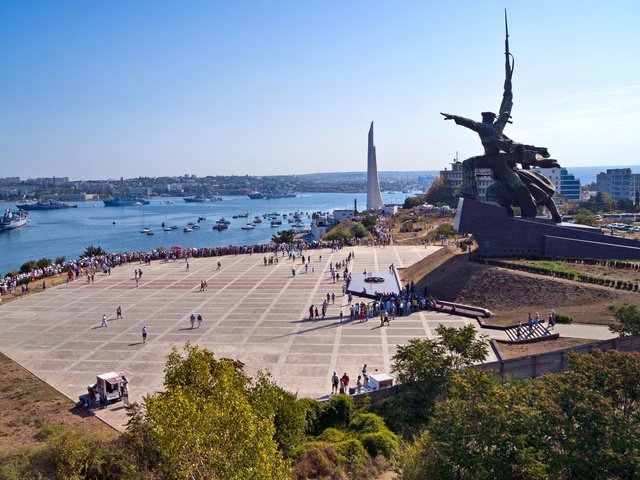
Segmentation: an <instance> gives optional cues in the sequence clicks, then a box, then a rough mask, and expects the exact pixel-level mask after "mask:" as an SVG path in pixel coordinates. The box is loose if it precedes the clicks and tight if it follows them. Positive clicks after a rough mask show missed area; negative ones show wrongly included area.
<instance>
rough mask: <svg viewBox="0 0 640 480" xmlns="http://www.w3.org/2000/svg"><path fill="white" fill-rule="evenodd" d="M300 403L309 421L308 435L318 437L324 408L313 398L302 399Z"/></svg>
mask: <svg viewBox="0 0 640 480" xmlns="http://www.w3.org/2000/svg"><path fill="white" fill-rule="evenodd" d="M298 403H299V404H300V406H301V407H302V409H303V410H304V413H305V417H306V419H307V430H306V433H307V434H308V435H317V434H318V432H319V431H320V429H319V421H320V416H321V415H322V410H323V407H324V406H323V405H322V403H320V402H318V401H317V400H314V399H313V398H301V399H300V400H298Z"/></svg>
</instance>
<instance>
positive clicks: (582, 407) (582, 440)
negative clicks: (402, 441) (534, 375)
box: [401, 350, 640, 480]
mask: <svg viewBox="0 0 640 480" xmlns="http://www.w3.org/2000/svg"><path fill="white" fill-rule="evenodd" d="M569 363H570V367H571V369H570V370H569V371H568V372H566V373H562V374H550V375H546V376H544V377H543V378H541V379H537V380H531V381H520V380H513V381H512V382H510V383H506V384H501V383H499V382H498V381H497V380H496V378H495V377H493V376H492V375H491V374H490V373H488V372H483V371H479V370H467V371H464V372H461V373H456V374H455V375H454V376H453V377H452V379H451V382H450V383H449V388H448V391H447V395H446V397H445V398H443V399H441V400H440V401H438V402H437V404H436V406H435V409H434V414H433V417H432V418H431V421H430V423H429V426H428V428H426V429H425V430H424V431H423V432H422V434H421V436H420V438H419V439H418V441H417V442H415V444H413V445H412V446H411V447H410V448H409V449H408V451H407V453H406V455H405V456H404V458H403V460H402V462H401V463H402V469H403V474H402V477H401V478H402V479H404V480H414V479H415V480H417V479H422V478H425V472H429V477H428V478H434V479H438V478H462V479H495V478H514V479H518V478H522V479H524V478H527V479H529V478H540V479H543V478H592V479H609V478H634V475H636V474H637V472H638V471H640V456H639V455H638V454H637V452H638V451H640V435H638V433H637V432H638V431H639V427H640V422H639V417H638V399H640V384H638V382H637V381H636V380H635V379H637V378H638V375H640V354H638V353H625V352H618V351H613V350H612V351H608V352H600V351H596V352H594V353H592V354H587V355H578V354H571V355H570V357H569Z"/></svg>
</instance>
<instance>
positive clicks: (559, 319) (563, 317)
mask: <svg viewBox="0 0 640 480" xmlns="http://www.w3.org/2000/svg"><path fill="white" fill-rule="evenodd" d="M556 323H567V324H569V323H573V317H572V316H571V315H567V314H566V313H559V314H557V315H556Z"/></svg>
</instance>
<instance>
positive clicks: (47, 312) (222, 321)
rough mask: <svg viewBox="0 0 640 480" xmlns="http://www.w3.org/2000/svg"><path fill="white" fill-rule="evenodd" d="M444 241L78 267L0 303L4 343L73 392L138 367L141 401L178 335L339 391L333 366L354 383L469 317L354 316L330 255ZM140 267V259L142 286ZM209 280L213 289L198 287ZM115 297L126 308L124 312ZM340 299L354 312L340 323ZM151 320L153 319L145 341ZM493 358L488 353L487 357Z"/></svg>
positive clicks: (385, 260) (376, 265) (366, 257)
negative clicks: (71, 275) (98, 270)
mask: <svg viewBox="0 0 640 480" xmlns="http://www.w3.org/2000/svg"><path fill="white" fill-rule="evenodd" d="M438 248H439V247H427V248H424V247H412V246H407V247H403V246H392V247H386V248H373V247H356V248H354V249H346V248H345V249H343V250H340V251H338V252H334V253H331V252H330V250H326V249H325V250H320V251H310V252H309V255H311V267H313V270H314V271H312V268H309V271H308V273H306V274H305V273H304V267H302V265H301V264H300V261H299V260H298V261H297V262H296V263H295V264H293V263H292V262H291V261H290V260H288V259H287V258H286V257H284V258H283V257H280V261H279V264H278V265H267V266H265V265H264V263H263V255H262V254H254V255H238V256H226V257H213V258H203V259H191V260H190V261H189V264H190V268H189V270H188V271H187V270H186V265H185V263H184V262H183V261H179V262H176V263H160V262H153V263H152V264H151V266H144V265H138V264H137V263H132V264H130V265H127V266H124V267H118V268H114V269H113V270H112V274H111V275H110V276H102V275H98V276H96V280H95V283H94V284H92V285H87V284H86V283H85V282H84V280H82V279H79V280H76V281H75V282H72V283H71V284H70V285H69V286H68V287H67V286H64V285H62V286H59V287H55V288H49V289H47V291H46V292H44V293H40V294H37V295H29V296H26V297H24V298H21V299H18V300H16V301H13V302H10V303H8V304H6V305H2V306H0V350H1V351H2V352H3V353H5V354H6V355H8V356H9V357H11V358H12V359H14V360H15V361H17V362H18V363H20V364H21V365H23V366H24V367H25V368H27V369H29V370H30V371H32V372H33V373H35V374H36V375H37V376H39V377H40V378H42V379H43V380H45V381H46V382H48V383H50V384H51V385H53V386H54V387H56V388H57V389H58V390H60V391H61V392H62V393H63V394H65V395H66V396H68V397H69V398H71V399H74V400H76V399H77V398H78V395H81V394H83V393H85V392H86V388H87V385H88V384H90V383H93V382H94V381H95V376H96V374H99V373H103V372H107V371H111V370H115V371H126V372H130V374H129V379H130V382H131V383H130V390H131V393H130V399H131V400H132V401H135V400H139V399H140V398H141V397H142V395H144V394H146V393H149V392H154V391H157V390H160V389H162V380H163V368H164V361H165V357H166V355H167V354H168V353H169V352H170V349H171V346H172V345H177V346H178V348H181V347H182V345H183V344H184V343H185V342H187V341H189V342H191V343H193V344H196V345H199V346H201V347H206V348H208V349H210V350H212V351H213V352H214V353H215V355H216V356H217V357H231V358H236V359H238V360H241V361H242V362H244V363H245V365H246V370H247V372H248V373H249V374H254V373H255V372H256V371H257V370H259V369H268V370H269V371H271V373H272V375H273V376H274V378H275V379H276V381H277V382H278V384H279V385H281V386H282V387H284V388H285V389H287V390H289V391H292V392H297V393H298V394H299V395H300V396H312V397H319V396H323V395H326V394H327V393H329V392H330V390H331V387H330V376H331V374H332V373H333V372H334V371H336V372H338V374H339V375H342V373H343V372H348V373H349V375H350V376H351V377H352V378H354V383H355V377H357V375H358V373H359V372H360V370H361V369H362V365H363V364H364V363H367V364H368V369H369V371H373V370H374V369H376V368H377V369H379V370H380V371H382V372H389V371H390V367H391V357H392V356H393V354H394V353H395V351H396V346H397V345H398V344H403V343H405V342H407V340H409V339H410V338H415V337H419V338H432V337H433V335H434V331H435V327H437V325H438V324H439V323H441V322H443V323H446V324H451V325H455V326H461V325H464V324H465V323H468V322H469V321H470V320H468V319H465V318H461V317H456V316H449V315H442V314H437V313H433V312H419V313H414V314H412V315H411V316H409V317H399V318H397V319H396V320H395V321H393V322H391V325H390V326H389V327H384V328H380V327H379V322H378V321H377V320H375V319H374V321H372V322H367V323H358V322H349V321H348V315H349V314H348V306H347V305H346V303H347V300H346V297H343V296H342V294H341V290H340V287H341V284H339V283H334V282H333V281H332V280H331V276H330V274H329V261H332V262H335V261H340V260H343V259H345V258H346V257H347V255H348V253H349V252H350V251H351V250H353V251H354V252H355V260H354V262H352V266H351V269H352V271H354V272H362V271H364V270H365V269H366V270H367V271H368V272H370V271H374V270H384V269H386V268H387V267H388V266H389V265H390V264H391V263H394V264H395V265H396V266H398V267H405V266H408V265H411V264H413V263H415V262H417V261H418V260H420V259H422V258H424V257H425V256H427V255H430V254H431V253H433V252H434V251H436V250H437V249H438ZM320 255H322V261H320V259H319V256H320ZM218 260H220V261H221V263H222V268H221V269H220V270H216V263H217V262H218ZM292 267H295V269H296V271H297V275H296V276H295V277H293V276H292V274H291V268H292ZM137 268H141V269H142V271H143V276H142V280H141V281H140V285H139V287H138V288H136V284H135V280H134V270H135V269H137ZM201 280H206V281H207V283H208V286H209V288H208V291H206V292H200V291H199V290H200V281H201ZM452 281H454V279H452ZM327 293H335V294H336V303H335V305H330V306H329V308H328V312H327V316H326V318H325V319H321V320H315V321H310V320H308V310H309V306H310V305H311V304H314V305H318V306H321V304H322V300H323V299H324V298H326V295H327ZM118 305H120V306H122V311H123V317H124V318H123V319H116V314H115V312H116V307H117V306H118ZM341 308H344V312H345V317H346V319H347V320H346V321H345V322H344V323H342V324H341V323H340V322H339V313H340V309H341ZM192 312H193V313H195V314H196V315H197V314H198V313H200V314H201V315H202V316H203V318H204V321H203V324H202V328H195V329H191V325H190V322H189V316H190V315H191V313H192ZM103 314H106V315H107V318H108V319H109V326H108V327H106V328H105V327H100V320H101V318H102V315H103ZM474 323H475V322H474ZM143 325H146V326H147V328H148V329H149V337H148V339H147V343H146V344H143V343H142V337H141V329H142V326H143ZM494 359H495V358H493V353H490V358H489V359H488V360H489V361H490V360H494ZM98 415H99V416H100V417H102V418H104V419H105V420H106V421H108V422H109V423H111V424H113V425H114V426H116V427H121V425H122V423H123V421H124V419H125V416H124V410H123V409H122V408H119V407H115V408H114V407H111V408H110V409H107V410H101V411H99V413H98Z"/></svg>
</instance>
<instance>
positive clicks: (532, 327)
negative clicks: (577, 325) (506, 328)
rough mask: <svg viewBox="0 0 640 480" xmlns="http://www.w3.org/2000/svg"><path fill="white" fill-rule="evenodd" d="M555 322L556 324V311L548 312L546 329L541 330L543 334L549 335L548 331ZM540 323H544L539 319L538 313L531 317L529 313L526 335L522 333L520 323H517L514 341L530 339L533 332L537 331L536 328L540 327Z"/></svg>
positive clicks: (552, 327)
mask: <svg viewBox="0 0 640 480" xmlns="http://www.w3.org/2000/svg"><path fill="white" fill-rule="evenodd" d="M556 322H557V317H556V311H555V310H551V311H550V312H549V318H548V321H547V328H546V329H543V334H544V335H549V334H550V332H549V330H553V329H554V327H555V325H556ZM541 323H544V320H542V319H541V318H540V313H539V312H536V314H535V316H531V312H529V314H528V315H527V327H528V331H527V332H526V335H524V333H525V332H524V331H523V326H522V321H519V322H518V326H517V328H516V339H517V340H520V339H523V338H527V337H530V336H531V335H532V334H533V333H534V332H535V331H537V330H538V327H539V326H540V324H541Z"/></svg>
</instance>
